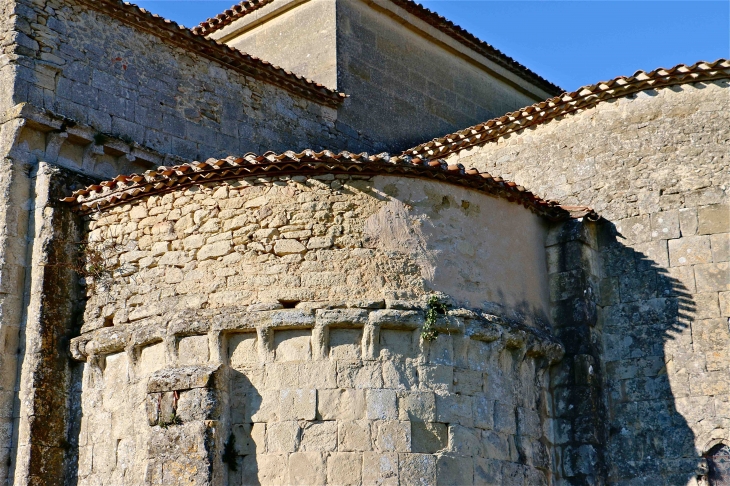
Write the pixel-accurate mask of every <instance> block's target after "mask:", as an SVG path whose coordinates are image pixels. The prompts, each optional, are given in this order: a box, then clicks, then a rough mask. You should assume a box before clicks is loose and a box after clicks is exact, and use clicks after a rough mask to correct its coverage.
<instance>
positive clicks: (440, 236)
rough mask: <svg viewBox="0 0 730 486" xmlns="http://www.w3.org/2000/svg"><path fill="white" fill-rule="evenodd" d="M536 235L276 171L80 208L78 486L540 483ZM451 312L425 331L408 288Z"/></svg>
mask: <svg viewBox="0 0 730 486" xmlns="http://www.w3.org/2000/svg"><path fill="white" fill-rule="evenodd" d="M544 238H545V226H544V224H543V222H542V221H541V220H540V219H539V218H538V217H537V216H535V215H533V214H532V213H530V212H529V211H528V210H526V209H524V208H522V207H520V206H517V205H515V204H510V203H508V202H506V201H504V200H501V199H496V198H492V197H489V196H487V195H484V194H482V193H478V192H476V191H470V190H467V189H462V188H458V187H454V186H450V185H446V184H443V183H439V182H434V181H423V180H419V179H407V178H398V177H390V176H375V177H365V176H334V175H324V176H317V177H312V178H306V177H303V176H293V177H290V176H282V177H276V178H258V179H248V180H247V179H240V180H232V181H228V182H227V183H225V184H220V183H219V184H216V185H211V186H210V187H206V186H195V187H189V188H181V189H179V190H176V191H172V192H168V193H166V194H161V195H155V196H149V197H147V198H146V199H139V200H137V201H135V202H133V203H131V204H127V205H120V206H116V207H113V208H110V209H107V210H105V211H103V212H100V213H96V214H93V215H92V216H91V219H90V222H89V242H90V243H89V246H90V247H92V246H93V245H96V248H98V251H99V252H101V253H104V254H105V255H106V256H105V261H108V262H109V266H110V271H111V273H112V274H113V275H112V278H108V279H106V280H105V281H103V282H95V283H93V285H90V286H89V290H90V296H89V301H88V304H87V308H86V313H85V316H84V326H83V329H82V334H81V336H79V337H78V338H76V339H74V340H73V342H72V344H71V349H72V353H73V355H74V356H75V357H76V358H77V359H79V360H85V361H86V366H85V370H84V379H83V383H82V386H81V388H82V391H81V407H82V415H83V419H82V422H81V426H80V435H81V437H80V440H79V444H80V451H79V458H80V459H79V477H80V478H82V481H81V482H88V483H90V482H92V481H95V480H102V481H109V480H112V481H125V482H126V483H128V484H144V483H155V482H163V483H165V482H179V481H181V480H186V481H190V482H192V484H251V483H257V484H342V483H347V482H355V483H358V482H363V483H369V482H379V483H380V482H389V481H398V480H399V481H401V482H404V483H410V482H412V481H415V480H416V479H417V478H418V479H419V480H421V479H422V480H425V481H426V482H427V483H429V484H436V483H440V484H470V483H484V482H490V481H491V482H495V481H496V482H505V483H511V482H515V481H528V483H529V484H542V483H546V482H547V481H549V477H550V474H551V469H552V458H551V450H552V444H553V441H554V440H555V438H554V437H553V435H552V432H551V431H550V430H551V428H550V427H549V425H548V422H549V420H548V419H549V418H550V414H551V406H550V402H549V400H548V398H547V388H548V383H547V382H546V381H547V377H546V373H545V371H546V370H547V368H548V367H549V366H550V365H551V364H552V363H554V362H556V361H557V360H559V359H560V357H561V356H562V352H563V351H562V347H561V346H560V345H559V344H558V343H557V342H556V341H555V339H554V338H553V337H552V336H551V335H550V333H549V332H548V330H547V320H546V317H545V315H546V313H547V295H546V293H547V290H546V289H547V284H546V275H545V274H546V263H545V257H544ZM432 294H435V295H438V296H440V298H441V299H442V301H443V302H446V303H447V304H448V308H449V310H448V312H447V314H445V315H442V316H441V317H440V318H439V319H438V322H437V324H436V328H437V329H438V330H439V331H440V335H439V336H438V337H437V338H436V340H435V341H433V342H428V341H425V340H424V339H422V337H421V329H422V327H423V325H424V320H425V310H426V308H427V305H426V300H427V297H428V296H429V295H432Z"/></svg>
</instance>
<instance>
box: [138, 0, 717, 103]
mask: <svg viewBox="0 0 730 486" xmlns="http://www.w3.org/2000/svg"><path fill="white" fill-rule="evenodd" d="M135 3H137V5H139V6H140V7H144V8H146V9H148V10H150V11H151V12H154V13H157V14H160V15H162V16H163V17H166V18H169V19H172V20H174V21H176V22H178V23H181V24H183V25H185V26H188V27H192V26H194V25H196V24H198V23H199V22H200V21H202V20H205V19H206V18H208V17H212V16H214V15H216V14H217V13H220V12H222V11H223V10H225V9H227V8H229V7H230V6H231V5H232V4H234V3H235V0H225V1H220V0H138V1H137V2H135ZM422 3H423V5H425V6H426V7H428V8H430V9H431V10H435V11H436V12H438V13H440V14H441V15H443V16H445V17H446V18H448V19H450V20H452V21H453V22H455V23H456V24H458V25H461V26H462V27H464V28H465V29H467V30H468V31H469V32H471V33H472V34H474V35H476V36H477V37H479V38H480V39H482V40H485V41H487V42H489V43H490V44H492V45H493V46H494V47H496V48H497V49H500V50H501V51H502V52H504V53H505V54H507V55H508V56H510V57H512V58H514V59H516V60H517V61H519V62H521V63H522V64H524V65H526V66H527V67H529V68H530V69H532V70H533V71H536V72H537V73H538V74H540V75H542V76H543V77H545V78H547V79H548V80H550V81H552V82H553V83H555V84H558V85H559V86H561V87H562V88H564V89H566V90H573V89H576V88H578V87H580V86H583V85H586V84H592V83H595V82H598V81H604V80H607V79H611V78H615V77H616V76H620V75H630V74H633V73H634V72H635V71H637V70H639V69H643V70H651V69H655V68H658V67H671V66H674V65H676V64H679V63H686V64H691V63H694V62H696V61H699V60H705V61H714V60H715V59H717V58H720V57H724V58H728V57H730V1H727V0H720V1H702V0H694V1H673V0H663V1H659V0H652V1H643V0H619V1H592V0H583V1H555V0H541V1H523V0H511V1H507V0H429V1H424V2H422Z"/></svg>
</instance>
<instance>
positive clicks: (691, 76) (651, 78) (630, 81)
mask: <svg viewBox="0 0 730 486" xmlns="http://www.w3.org/2000/svg"><path fill="white" fill-rule="evenodd" d="M726 78H730V62H729V61H728V60H726V59H718V60H717V61H715V62H702V61H701V62H697V63H695V64H692V65H691V66H687V65H684V64H678V65H677V66H674V67H673V68H670V69H664V68H659V69H655V70H654V71H650V72H648V73H647V72H645V71H637V72H636V73H635V74H634V75H633V76H629V77H626V76H620V77H618V78H615V79H612V80H611V81H604V82H601V83H597V84H592V85H589V86H584V87H582V88H580V89H578V90H577V91H573V92H571V93H563V94H561V95H560V96H556V97H554V98H550V99H548V100H546V101H541V102H539V103H535V104H534V105H531V106H528V107H526V108H522V109H520V110H517V111H513V112H511V113H507V114H506V115H503V116H500V117H499V118H493V119H492V120H489V121H487V122H484V123H480V124H479V125H474V126H473V127H469V128H466V129H464V130H460V131H458V132H456V133H452V134H450V135H446V136H445V137H441V138H435V139H433V140H431V141H430V142H426V143H423V144H421V145H418V146H416V147H413V148H411V149H408V150H406V151H405V152H403V154H404V155H410V156H414V157H424V158H427V159H430V158H435V157H446V156H447V155H449V154H452V153H455V152H458V151H459V150H463V149H465V148H469V147H472V146H474V145H482V144H485V143H488V142H490V141H493V140H497V139H498V138H499V137H502V136H504V135H506V134H508V133H512V132H517V131H520V130H522V129H524V128H527V127H530V126H533V125H539V124H542V123H546V122H548V121H550V120H552V119H554V118H557V117H559V116H563V115H566V114H568V113H573V112H575V111H578V110H584V109H586V108H591V107H593V106H595V105H597V104H598V103H600V102H602V101H607V100H611V99H614V98H619V97H622V96H627V95H630V94H633V93H637V92H639V91H644V90H648V89H657V88H663V87H667V86H674V85H679V84H687V83H698V82H703V81H713V80H718V79H726Z"/></svg>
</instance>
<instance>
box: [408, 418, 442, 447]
mask: <svg viewBox="0 0 730 486" xmlns="http://www.w3.org/2000/svg"><path fill="white" fill-rule="evenodd" d="M447 432H448V431H447V427H446V425H445V424H441V423H437V422H436V423H434V422H411V444H412V446H411V448H412V450H413V452H423V453H427V454H433V453H435V452H440V451H442V450H444V449H446V447H447V445H448V433H447Z"/></svg>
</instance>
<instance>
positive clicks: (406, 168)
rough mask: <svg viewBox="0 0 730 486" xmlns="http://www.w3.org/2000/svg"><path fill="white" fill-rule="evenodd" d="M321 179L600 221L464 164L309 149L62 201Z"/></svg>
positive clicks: (122, 199) (137, 177) (130, 180)
mask: <svg viewBox="0 0 730 486" xmlns="http://www.w3.org/2000/svg"><path fill="white" fill-rule="evenodd" d="M318 174H353V175H400V176H404V177H416V178H425V179H435V180H439V181H442V182H446V183H450V184H455V185H459V186H462V187H468V188H472V189H475V190H478V191H481V192H484V193H487V194H489V195H491V196H495V197H500V198H503V199H507V200H508V201H510V202H515V203H517V204H521V205H523V206H525V207H526V208H528V209H530V210H532V211H533V212H534V213H536V214H538V215H540V216H544V217H547V218H549V219H551V220H562V219H568V218H571V217H573V218H577V217H588V218H591V219H596V218H597V217H598V215H597V214H596V213H595V212H594V211H593V210H592V209H590V208H587V207H583V208H577V207H571V208H563V207H562V206H560V205H559V204H558V203H556V202H555V201H546V200H544V199H541V198H539V197H538V196H535V195H534V194H533V193H531V192H530V191H528V190H526V189H525V188H524V187H522V186H518V185H517V184H515V183H514V182H509V181H504V180H503V179H502V178H500V177H493V176H491V175H490V174H488V173H486V172H481V173H480V172H479V171H477V170H476V169H465V168H464V167H463V166H462V165H460V164H457V165H447V164H446V163H445V162H444V161H442V160H424V159H421V158H417V157H415V158H411V157H409V156H399V157H396V156H391V155H389V154H385V153H383V154H378V155H368V154H366V153H360V154H353V153H349V152H340V153H334V152H330V151H328V150H325V151H322V152H315V151H312V150H305V151H303V152H300V153H294V152H285V153H283V154H276V153H274V152H267V153H265V154H263V155H256V154H253V153H248V154H246V155H244V156H243V157H228V158H226V159H209V160H207V161H206V162H191V163H188V164H182V165H177V166H174V167H159V168H157V169H156V170H149V171H146V172H145V173H144V174H131V175H128V176H124V175H120V176H117V177H115V178H114V179H112V180H109V181H104V182H101V183H99V184H94V185H91V186H89V187H87V188H86V189H82V190H79V191H75V192H74V193H73V195H71V196H69V197H67V198H65V199H63V200H64V201H65V202H67V203H73V204H75V205H76V206H77V208H78V209H80V210H81V211H84V212H90V211H94V210H102V209H104V208H108V207H112V206H116V205H119V204H124V203H127V202H130V201H133V200H135V199H139V198H142V197H145V196H149V195H153V194H160V193H164V192H168V191H170V190H175V189H181V188H185V187H189V186H193V185H198V184H204V183H209V182H221V181H225V180H230V179H238V178H242V177H252V176H279V175H318Z"/></svg>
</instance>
